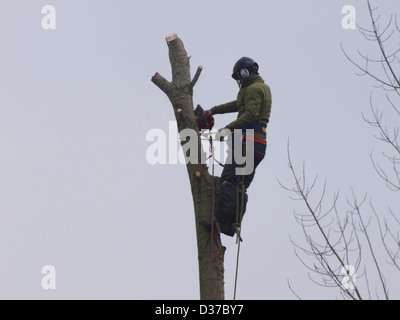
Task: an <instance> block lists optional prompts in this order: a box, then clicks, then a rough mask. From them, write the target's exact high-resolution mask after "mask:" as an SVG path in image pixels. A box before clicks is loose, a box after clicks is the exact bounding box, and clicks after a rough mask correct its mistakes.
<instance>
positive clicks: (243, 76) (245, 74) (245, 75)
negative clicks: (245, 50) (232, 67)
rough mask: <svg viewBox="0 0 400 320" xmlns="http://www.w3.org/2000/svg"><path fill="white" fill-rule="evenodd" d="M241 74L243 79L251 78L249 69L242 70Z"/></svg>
mask: <svg viewBox="0 0 400 320" xmlns="http://www.w3.org/2000/svg"><path fill="white" fill-rule="evenodd" d="M239 74H240V77H241V78H242V79H246V78H248V77H249V76H250V72H249V70H247V68H243V69H241V70H240V72H239Z"/></svg>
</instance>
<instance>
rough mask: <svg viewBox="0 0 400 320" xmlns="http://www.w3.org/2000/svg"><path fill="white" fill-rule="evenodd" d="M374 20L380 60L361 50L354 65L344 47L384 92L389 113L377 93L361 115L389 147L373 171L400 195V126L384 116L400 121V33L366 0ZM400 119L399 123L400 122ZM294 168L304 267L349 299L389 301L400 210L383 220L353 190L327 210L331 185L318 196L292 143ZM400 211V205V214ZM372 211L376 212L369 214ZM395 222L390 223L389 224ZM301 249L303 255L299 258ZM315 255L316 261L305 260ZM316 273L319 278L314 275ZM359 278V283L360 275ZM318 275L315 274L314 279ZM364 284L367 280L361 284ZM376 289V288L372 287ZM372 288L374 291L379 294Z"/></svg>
mask: <svg viewBox="0 0 400 320" xmlns="http://www.w3.org/2000/svg"><path fill="white" fill-rule="evenodd" d="M367 5H368V11H369V15H370V20H371V27H370V28H369V29H366V28H362V27H360V26H358V29H359V30H360V32H361V34H362V36H363V37H364V38H365V39H366V40H368V41H372V42H374V43H375V44H376V45H377V49H378V54H377V57H374V58H371V57H370V56H368V55H366V54H364V53H362V52H360V51H358V54H359V59H360V60H361V62H357V61H355V60H354V59H353V58H351V57H350V55H348V54H347V53H346V51H345V50H344V49H343V46H342V51H343V53H344V55H345V57H346V58H347V59H348V60H349V61H350V62H351V63H352V64H353V65H354V66H355V67H356V68H357V69H358V71H359V72H358V73H357V75H359V76H368V77H370V78H372V79H374V80H375V82H376V85H375V87H376V88H377V89H380V90H383V92H384V94H385V98H386V101H387V105H386V106H385V107H386V108H387V109H388V110H385V112H384V111H383V110H382V107H380V106H379V107H376V106H375V103H374V99H373V94H372V92H371V95H370V108H371V115H370V116H369V117H367V116H365V115H364V114H363V115H362V117H363V119H364V121H365V122H366V123H367V124H368V125H370V126H371V127H373V128H374V130H376V132H377V133H376V134H375V137H376V139H378V140H379V141H380V142H382V143H383V147H387V150H388V151H385V152H383V153H382V156H383V159H384V160H385V162H384V164H381V163H380V162H378V160H377V159H376V157H375V155H374V152H373V151H372V152H371V153H370V157H371V162H372V167H373V168H374V169H375V171H376V172H377V174H378V175H379V177H380V178H382V180H383V181H384V182H385V184H386V186H387V189H386V190H387V192H399V191H400V144H399V143H400V141H399V126H398V125H396V124H395V125H394V126H392V127H390V126H389V125H388V124H387V118H385V116H386V115H387V113H388V112H389V113H390V115H391V117H390V119H391V120H393V119H395V118H397V120H400V59H399V55H400V47H399V42H398V41H397V39H398V38H396V36H398V35H399V34H400V28H399V24H398V22H397V17H396V16H395V15H392V16H391V17H390V18H389V19H388V21H387V23H385V24H384V27H381V24H380V20H381V16H380V15H377V11H378V8H373V7H372V6H371V3H370V1H368V2H367ZM399 122H400V121H397V122H394V123H399ZM288 161H289V168H290V170H291V173H292V175H293V178H294V186H293V187H290V188H288V187H285V186H283V185H282V184H281V185H282V186H283V187H284V188H285V189H287V190H289V191H290V192H291V193H292V195H293V197H292V198H293V199H296V200H301V201H302V202H303V203H304V204H305V208H306V212H305V213H298V212H295V218H296V221H297V222H298V223H299V224H300V225H301V227H302V230H303V232H304V236H305V240H306V245H303V246H301V245H299V244H297V243H295V242H294V241H292V242H293V243H294V245H295V248H296V250H295V252H296V255H297V256H298V257H299V259H300V260H301V261H302V262H303V264H304V265H305V266H306V267H307V268H308V269H309V270H311V271H312V273H311V274H310V278H311V280H312V281H314V282H316V283H318V284H320V285H322V286H325V287H335V288H339V290H340V292H341V294H342V296H343V297H344V298H350V299H355V300H359V299H360V300H361V299H371V298H372V297H376V298H380V297H383V298H385V299H389V288H388V282H387V280H386V279H385V276H384V274H383V270H382V263H386V261H387V260H388V261H389V264H391V265H392V266H394V267H395V268H396V269H397V270H398V271H400V267H399V266H400V219H399V212H396V211H395V210H393V209H392V208H389V209H388V210H389V215H388V216H389V218H388V217H385V218H384V219H382V215H381V214H378V212H377V211H376V210H375V207H374V205H373V203H372V200H371V199H370V200H369V209H365V208H364V207H365V206H364V203H365V202H367V198H366V196H364V197H363V198H362V199H361V200H358V198H357V196H356V195H355V192H354V191H353V190H352V192H351V196H350V197H348V198H347V209H346V210H345V211H344V212H343V209H342V210H339V209H338V199H339V192H336V193H334V195H333V197H332V200H331V202H330V204H329V205H328V206H327V207H326V199H325V198H326V182H325V183H324V184H323V185H322V186H321V187H320V190H322V191H321V192H320V195H319V196H318V197H315V189H316V188H317V183H318V182H317V181H318V179H317V176H316V177H315V178H314V179H313V180H312V181H311V182H310V183H309V182H308V180H307V177H306V170H305V165H303V169H302V173H301V174H298V173H297V171H296V170H295V168H294V165H293V162H292V160H291V155H290V148H289V144H288ZM399 209H400V206H399V207H398V208H397V210H399ZM368 210H371V211H372V213H371V214H368V213H365V212H366V211H368ZM372 216H374V217H375V219H374V220H373V221H374V222H375V227H377V228H378V230H379V233H380V239H379V238H378V239H375V238H374V237H373V234H372V232H370V231H369V230H370V229H371V228H372V226H371V221H372V220H371V217H372ZM389 219H390V222H389ZM316 231H317V232H316ZM381 244H383V247H384V248H385V251H386V255H387V257H388V258H389V259H382V257H381V255H380V254H378V252H377V250H376V247H377V246H378V245H381ZM299 251H300V252H302V253H303V254H302V255H300V254H299ZM307 256H311V258H312V261H313V262H309V260H308V259H306V257H307ZM373 273H374V275H375V277H374V279H377V280H376V281H375V283H374V284H372V285H371V283H370V281H369V279H370V278H371V275H372V274H373ZM313 274H314V276H313ZM356 274H357V281H355V280H356V279H355V275H356ZM315 275H316V276H315ZM360 280H363V281H360ZM372 287H373V288H372ZM371 289H374V295H373V294H372V291H371Z"/></svg>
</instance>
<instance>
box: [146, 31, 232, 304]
mask: <svg viewBox="0 0 400 320" xmlns="http://www.w3.org/2000/svg"><path fill="white" fill-rule="evenodd" d="M166 41H167V45H168V48H169V59H170V63H171V69H172V82H170V81H168V80H166V79H165V78H164V77H162V76H161V75H160V74H159V73H156V74H155V75H154V76H153V77H152V79H151V81H152V82H153V83H154V84H155V85H156V86H157V87H159V88H160V89H161V90H162V91H163V92H164V93H165V94H166V95H167V96H168V98H169V100H170V101H171V104H172V107H173V110H174V113H175V118H176V121H177V125H178V131H179V132H181V131H182V130H183V129H193V130H195V131H196V132H197V133H198V132H199V127H198V123H197V120H196V117H195V114H194V107H193V87H194V85H195V84H196V82H197V80H198V78H199V76H200V73H201V71H202V69H203V68H202V67H201V66H199V67H198V69H197V72H196V74H195V76H194V77H193V79H192V78H191V76H190V65H189V57H188V56H187V53H186V50H185V47H184V45H183V42H182V41H181V39H180V38H178V36H177V35H176V34H175V33H174V34H171V35H169V36H167V37H166ZM191 139H193V137H192V138H191ZM195 139H198V141H197V142H198V161H197V163H190V162H189V163H187V165H186V168H187V172H188V176H189V180H190V186H191V190H192V197H193V204H194V216H195V221H196V234H197V250H198V259H199V280H200V299H202V300H206V299H212V300H223V299H224V266H223V265H224V253H225V247H224V246H223V245H222V243H221V238H220V234H219V233H217V232H214V236H213V238H214V239H213V243H212V245H211V235H210V232H209V231H208V230H206V229H205V228H204V227H203V226H201V225H199V223H198V221H199V219H204V220H207V221H211V215H212V206H213V203H212V202H213V201H212V200H213V187H212V185H213V184H212V176H211V175H210V174H209V172H208V168H207V165H206V164H205V161H204V151H203V149H202V145H201V141H200V136H199V135H198V134H197V135H196V137H195ZM181 144H182V145H184V144H185V141H181ZM185 157H187V155H186V154H185ZM202 159H203V161H201V160H202ZM219 182H220V179H219V178H217V177H216V178H214V198H215V204H214V205H215V208H216V206H217V201H218V196H219V190H220V183H219ZM211 247H212V252H211Z"/></svg>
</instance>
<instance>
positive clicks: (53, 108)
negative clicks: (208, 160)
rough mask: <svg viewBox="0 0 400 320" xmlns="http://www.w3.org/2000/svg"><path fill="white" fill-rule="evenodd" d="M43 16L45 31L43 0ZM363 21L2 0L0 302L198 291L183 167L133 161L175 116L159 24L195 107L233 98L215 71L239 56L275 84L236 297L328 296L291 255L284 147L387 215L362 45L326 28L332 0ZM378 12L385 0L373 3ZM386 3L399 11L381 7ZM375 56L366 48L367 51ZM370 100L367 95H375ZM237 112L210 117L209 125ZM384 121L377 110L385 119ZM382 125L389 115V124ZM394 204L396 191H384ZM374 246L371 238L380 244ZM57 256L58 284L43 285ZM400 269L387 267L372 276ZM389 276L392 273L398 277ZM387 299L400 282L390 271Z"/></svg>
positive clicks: (186, 6) (269, 11)
mask: <svg viewBox="0 0 400 320" xmlns="http://www.w3.org/2000/svg"><path fill="white" fill-rule="evenodd" d="M47 4H51V5H53V6H54V7H55V8H56V12H57V16H56V19H57V28H56V30H49V31H45V30H43V29H42V27H41V20H42V17H43V15H42V14H41V9H42V7H43V6H44V5H47ZM347 4H350V5H353V6H354V7H355V8H356V10H357V23H359V24H361V25H363V26H369V19H368V16H367V11H366V9H367V8H366V5H365V1H361V0H357V1H355V0H354V1H341V0H340V1H316V0H315V1H266V0H264V1H261V0H255V1H247V2H244V1H237V0H229V1H228V0H223V1H215V0H214V1H209V0H206V1H183V0H179V1H154V0H153V1H152V0H150V1H127V0H126V1H123V0H120V1H103V0H101V1H90V0H88V1H76V0H68V1H62V0H48V1H39V0H37V1H28V0H23V1H11V0H5V1H2V2H1V3H0V41H1V43H2V50H1V52H0V150H1V151H0V254H1V259H0V270H1V275H0V298H3V299H9V298H11V299H14V298H39V299H64V298H67V299H68V298H78V299H83V298H93V299H96V298H111V299H114V298H122V299H197V298H198V297H199V287H198V267H197V247H196V239H195V224H194V214H193V206H192V198H191V194H190V189H189V181H188V179H187V173H186V170H185V168H184V166H182V165H179V164H177V165H155V166H151V165H149V164H148V163H147V162H146V150H147V148H148V147H149V145H150V144H151V143H150V142H148V141H146V139H145V137H146V133H147V132H148V130H150V129H153V128H160V129H163V130H165V131H167V130H168V124H169V121H171V120H174V118H173V113H172V110H171V106H170V103H169V101H168V99H167V98H166V96H165V95H164V93H162V92H161V91H160V90H159V89H158V88H157V87H156V86H155V85H154V84H152V83H151V82H150V79H151V76H152V75H153V74H154V73H155V72H159V73H160V74H162V75H163V76H165V77H166V78H167V79H170V65H169V61H168V51H167V46H166V43H165V39H164V38H165V36H166V35H168V34H170V33H173V32H175V33H177V34H178V35H179V37H180V38H181V39H182V40H183V42H184V44H185V47H186V50H187V52H188V54H189V55H190V56H192V57H191V69H192V73H194V72H195V70H196V68H197V66H198V65H203V66H204V70H203V73H202V75H201V77H200V79H199V81H198V83H197V85H196V87H195V89H194V103H195V104H197V103H200V104H201V105H202V106H203V107H205V108H209V107H212V106H214V105H217V104H220V103H224V102H228V101H231V100H233V99H235V97H236V94H237V90H238V88H237V85H236V82H235V81H234V80H233V79H232V78H231V77H230V75H231V73H232V67H233V64H234V63H235V62H236V60H237V59H239V58H240V57H242V56H250V57H252V58H254V59H255V60H256V61H257V62H258V64H259V65H260V74H261V75H262V77H263V78H264V79H265V81H266V83H267V84H268V85H270V87H271V91H272V98H273V104H272V114H271V121H270V124H269V127H268V149H267V157H266V159H265V160H264V161H263V163H262V164H261V165H260V167H259V169H258V172H257V175H256V178H255V181H254V183H253V184H252V186H251V188H250V189H249V205H248V210H247V213H246V217H245V219H244V225H243V228H244V229H243V238H244V243H243V246H242V249H241V260H240V271H239V272H240V274H239V282H238V293H237V297H238V298H239V299H293V298H295V297H294V295H293V294H292V293H291V292H290V290H289V288H288V286H287V279H289V280H290V282H291V285H292V287H293V289H294V290H295V291H296V292H297V293H298V294H299V295H300V296H302V297H303V298H309V299H312V298H335V297H337V296H338V292H337V291H335V290H333V289H325V288H320V287H318V286H316V285H314V284H313V283H312V282H310V280H309V279H308V272H307V270H306V269H305V268H304V267H303V265H302V264H301V262H300V261H298V259H297V258H296V256H295V254H294V252H293V245H292V243H291V242H290V239H289V237H291V238H292V239H293V240H296V241H298V242H300V243H301V242H302V241H303V235H302V232H301V230H300V227H299V226H298V225H297V224H296V222H295V220H294V218H293V210H298V211H300V210H301V209H302V206H301V205H302V204H301V203H300V202H294V201H291V200H290V199H289V194H288V193H287V192H286V191H285V190H283V189H282V188H281V187H280V186H279V184H278V182H277V179H279V180H280V181H282V182H283V183H285V184H286V185H289V186H290V185H291V184H292V183H293V180H292V179H291V176H290V171H289V169H288V166H287V154H286V153H287V151H286V144H287V140H288V138H290V141H291V151H292V157H293V161H294V163H295V165H296V166H297V167H298V168H299V169H300V168H301V165H302V163H303V161H306V164H307V171H308V173H309V176H310V177H311V176H313V175H314V174H316V173H318V174H319V175H320V177H321V179H322V181H323V180H324V179H325V178H326V179H327V181H328V191H329V192H334V191H336V190H337V189H339V188H340V189H341V192H342V198H341V201H342V203H343V204H344V205H343V208H344V209H346V206H345V204H346V203H345V198H346V196H347V195H349V194H350V189H349V188H350V187H352V188H354V190H355V191H356V193H357V194H358V195H360V197H362V196H363V195H364V194H365V193H368V194H369V195H370V196H372V197H373V199H374V200H375V201H376V206H377V207H378V208H379V209H382V214H386V208H387V206H388V205H390V204H392V205H393V206H394V207H395V204H396V196H397V197H398V195H396V194H391V193H388V192H387V191H386V188H385V186H384V184H383V183H382V181H381V180H380V179H379V178H378V177H377V176H376V174H375V172H374V171H373V169H372V165H371V162H370V159H369V156H368V153H369V152H370V151H371V150H372V149H376V150H377V151H378V153H379V152H380V150H381V149H380V145H379V144H377V142H376V140H374V138H373V133H374V132H373V130H372V129H371V128H370V127H368V126H367V125H366V124H365V123H364V122H363V120H362V117H361V112H364V113H366V114H368V112H369V94H370V91H371V88H372V85H373V82H372V81H371V80H369V79H367V78H358V77H357V76H355V75H354V72H355V71H356V70H355V68H354V67H353V66H352V65H351V64H350V63H349V62H348V61H347V60H346V58H345V57H344V55H343V53H342V52H341V49H340V43H342V44H343V46H344V47H345V49H346V50H347V51H348V52H349V53H350V54H352V55H354V56H355V55H356V53H357V49H361V50H362V49H365V50H371V51H372V50H374V49H375V47H374V46H373V45H371V44H369V43H366V41H365V40H364V38H363V37H362V36H361V35H360V34H359V32H358V31H356V30H344V29H343V28H342V26H341V20H342V18H343V16H344V15H343V14H342V13H341V9H342V7H343V6H344V5H347ZM379 4H380V6H381V11H380V12H381V14H382V18H384V17H388V16H389V15H390V13H391V12H396V11H395V10H397V12H398V3H397V0H392V1H385V2H383V1H380V2H379ZM396 6H397V7H396ZM373 52H376V51H373ZM375 97H376V99H377V101H382V98H383V95H382V93H381V92H380V91H378V90H375V91H374V98H375ZM234 117H235V115H225V116H216V118H215V119H216V127H218V128H221V127H223V126H224V125H226V124H227V123H229V122H230V121H232V120H233V119H234ZM389 120H390V119H389ZM389 123H390V121H389ZM397 208H398V200H397ZM223 243H224V245H225V246H226V247H227V253H226V258H225V282H226V297H227V298H232V293H233V281H234V263H235V253H236V246H235V241H234V239H230V238H227V237H224V238H223ZM381 249H382V248H380V250H381ZM44 265H54V266H55V268H56V271H57V289H56V290H49V291H45V290H43V289H42V287H41V280H42V277H43V275H42V274H41V268H42V266H44ZM396 276H397V277H398V275H396V274H393V273H392V269H390V268H387V278H388V280H390V279H396ZM397 279H398V278H397ZM388 282H389V287H390V289H391V294H392V297H397V298H399V297H400V286H399V282H398V281H397V283H396V282H393V281H388Z"/></svg>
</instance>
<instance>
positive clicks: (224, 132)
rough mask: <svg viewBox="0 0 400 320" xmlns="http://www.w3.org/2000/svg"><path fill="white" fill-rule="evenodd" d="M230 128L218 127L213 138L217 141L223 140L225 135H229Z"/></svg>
mask: <svg viewBox="0 0 400 320" xmlns="http://www.w3.org/2000/svg"><path fill="white" fill-rule="evenodd" d="M230 133H231V130H230V129H228V128H222V129H219V130H218V132H217V133H216V134H215V139H216V140H217V141H224V139H225V137H227V136H229V135H230Z"/></svg>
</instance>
